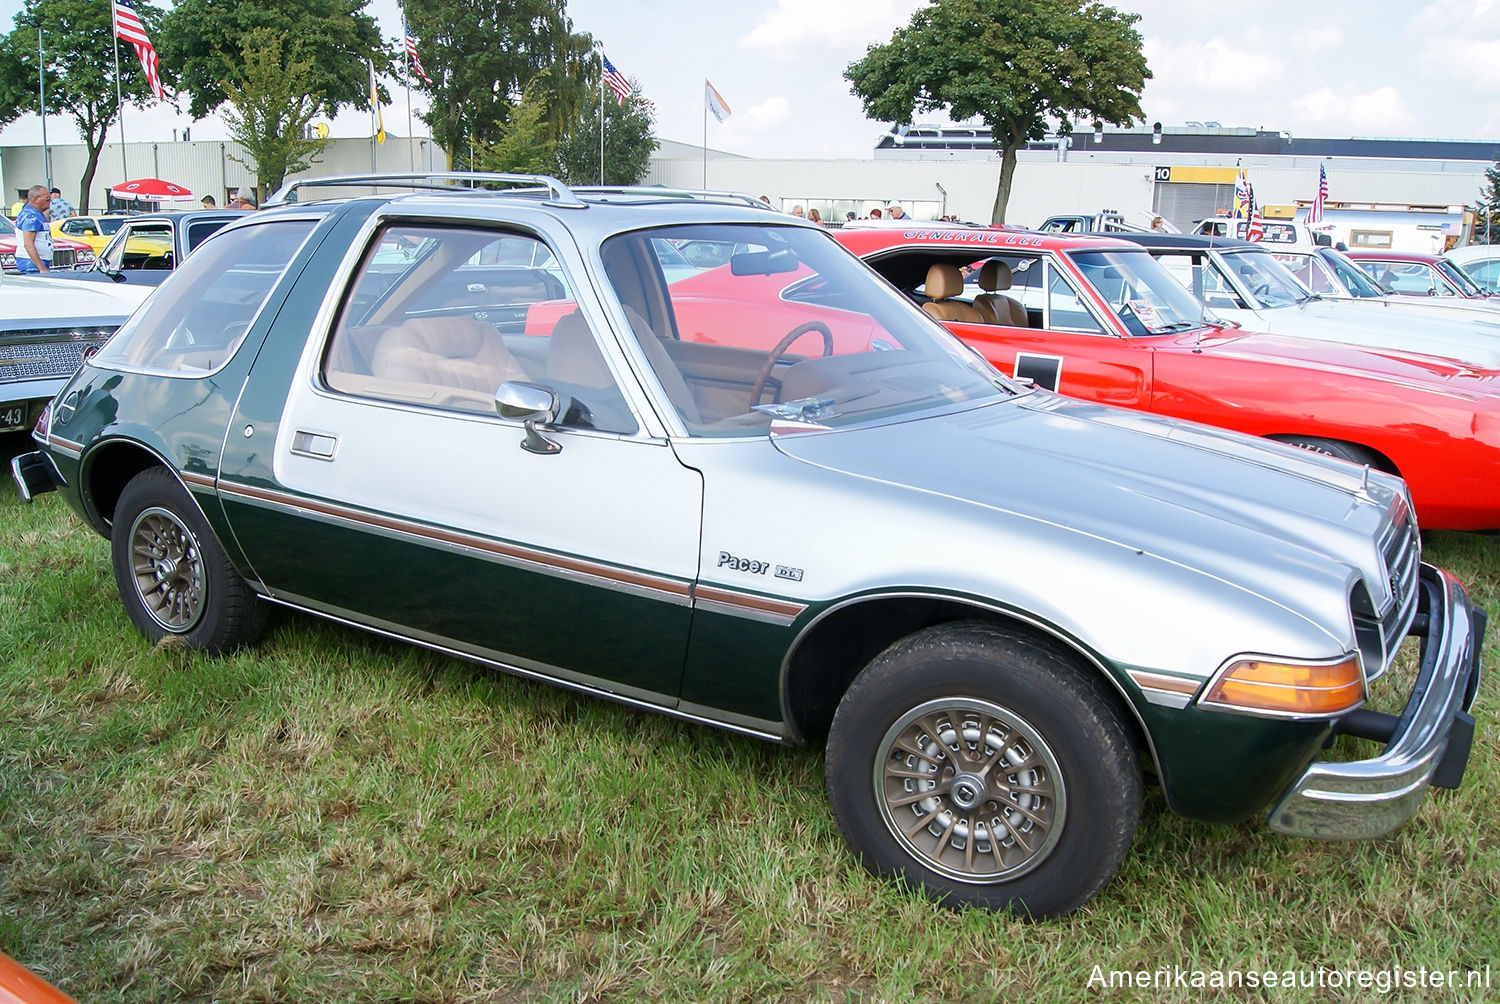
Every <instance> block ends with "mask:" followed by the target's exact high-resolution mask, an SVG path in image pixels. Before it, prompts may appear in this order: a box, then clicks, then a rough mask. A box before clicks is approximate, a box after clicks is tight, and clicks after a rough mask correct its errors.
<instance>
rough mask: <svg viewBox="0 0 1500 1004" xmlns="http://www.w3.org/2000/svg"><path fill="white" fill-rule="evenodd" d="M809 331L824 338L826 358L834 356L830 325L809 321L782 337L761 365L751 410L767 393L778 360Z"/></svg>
mask: <svg viewBox="0 0 1500 1004" xmlns="http://www.w3.org/2000/svg"><path fill="white" fill-rule="evenodd" d="M809 331H816V332H817V333H818V334H820V335H822V336H823V355H824V356H825V357H826V356H831V355H833V332H832V331H829V330H828V325H826V324H824V323H823V322H822V321H808V322H806V323H805V324H799V325H797V326H796V327H795V328H793V329H792V330H791V331H788V332H787V333H786V334H785V335H783V336H782V337H781V341H779V342H777V343H776V347H775V348H773V349H772V350H771V352H770V354H769V355H767V356H766V361H765V362H764V363H762V364H761V367H760V372H759V373H757V374H756V375H755V382H754V383H753V384H751V385H750V407H751V408H754V407H755V406H756V405H757V404H759V403H760V396H761V395H762V394H764V393H765V391H766V381H767V380H769V379H770V378H771V370H773V369H775V368H776V360H778V359H780V358H781V357H782V356H784V355H785V354H786V350H787V349H789V348H791V347H792V343H793V342H795V341H796V340H797V339H799V338H801V337H802V336H803V335H805V334H807V333H808V332H809Z"/></svg>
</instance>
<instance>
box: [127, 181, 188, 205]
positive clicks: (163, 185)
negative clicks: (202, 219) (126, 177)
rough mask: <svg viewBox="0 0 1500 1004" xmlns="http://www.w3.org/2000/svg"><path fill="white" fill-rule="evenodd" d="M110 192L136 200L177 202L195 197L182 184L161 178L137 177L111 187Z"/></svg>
mask: <svg viewBox="0 0 1500 1004" xmlns="http://www.w3.org/2000/svg"><path fill="white" fill-rule="evenodd" d="M109 194H110V195H113V196H114V197H115V198H117V199H126V200H134V201H136V202H175V201H182V200H184V199H191V198H192V197H193V193H192V192H190V191H188V190H187V189H186V188H184V187H183V186H182V185H174V184H173V183H172V182H170V181H162V180H161V179H160V178H137V179H135V180H134V181H125V182H121V183H120V184H118V185H116V186H115V187H114V188H111V189H110V190H109Z"/></svg>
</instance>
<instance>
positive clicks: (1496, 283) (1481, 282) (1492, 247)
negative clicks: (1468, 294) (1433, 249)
mask: <svg viewBox="0 0 1500 1004" xmlns="http://www.w3.org/2000/svg"><path fill="white" fill-rule="evenodd" d="M1443 257H1444V258H1445V259H1447V260H1448V261H1450V262H1452V263H1453V264H1455V265H1457V266H1458V267H1459V268H1460V269H1462V270H1463V273H1464V274H1465V275H1467V276H1468V277H1469V278H1470V279H1473V280H1474V283H1475V285H1477V286H1478V287H1479V288H1480V289H1482V290H1484V291H1485V292H1486V293H1500V244H1467V245H1465V246H1463V247H1459V248H1450V249H1449V250H1447V251H1444V252H1443Z"/></svg>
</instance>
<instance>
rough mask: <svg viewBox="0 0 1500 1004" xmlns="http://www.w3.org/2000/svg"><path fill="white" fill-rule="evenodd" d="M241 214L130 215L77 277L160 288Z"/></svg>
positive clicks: (215, 211)
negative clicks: (178, 265) (190, 255)
mask: <svg viewBox="0 0 1500 1004" xmlns="http://www.w3.org/2000/svg"><path fill="white" fill-rule="evenodd" d="M243 215H244V213H243V212H242V211H240V210H237V209H193V210H188V211H185V212H180V213H147V214H142V215H140V216H132V217H130V218H129V219H128V220H127V221H126V223H125V224H124V226H122V227H120V229H119V230H117V231H116V232H115V235H114V237H112V238H111V239H110V242H109V243H108V244H106V245H105V247H104V250H103V251H101V252H99V257H98V259H97V260H95V262H94V265H93V268H92V269H90V270H86V271H83V272H80V273H79V278H85V279H93V280H96V281H106V280H107V281H111V282H129V283H139V284H144V285H148V286H157V285H160V284H161V281H162V279H164V278H165V277H166V274H167V273H168V272H170V271H171V270H172V269H173V268H175V267H176V266H177V263H178V262H180V261H182V259H183V258H186V257H187V256H188V254H189V253H191V252H192V250H193V249H194V248H196V247H197V246H198V245H199V244H201V243H203V241H204V240H205V239H207V237H208V236H209V235H210V234H212V233H214V232H215V231H216V230H218V229H219V228H220V227H222V226H224V225H225V224H226V223H229V222H230V221H232V220H234V219H237V218H239V217H240V216H243Z"/></svg>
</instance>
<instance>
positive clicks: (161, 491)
mask: <svg viewBox="0 0 1500 1004" xmlns="http://www.w3.org/2000/svg"><path fill="white" fill-rule="evenodd" d="M110 556H111V559H112V564H113V566H114V573H115V584H116V586H118V587H119V590H120V601H121V602H122V603H123V604H124V605H125V612H126V613H127V614H128V615H129V616H130V620H131V622H132V623H134V624H135V626H136V627H137V628H139V629H140V630H141V633H142V634H144V635H145V636H146V637H147V638H150V639H151V640H152V641H160V640H161V639H162V638H164V637H166V636H167V635H175V636H177V637H179V638H181V639H182V640H183V641H184V642H185V643H187V644H188V645H190V646H191V647H193V648H197V649H202V650H204V651H207V652H225V651H229V650H231V649H234V648H238V647H239V646H240V645H243V644H246V643H248V642H251V641H254V640H255V639H256V638H257V637H259V636H260V633H261V631H262V630H263V629H264V627H265V623H266V607H265V604H263V603H261V602H260V600H258V599H257V598H256V596H255V593H254V592H253V591H252V590H251V589H250V586H249V585H248V584H247V583H246V582H245V580H244V579H243V578H242V577H241V576H240V574H239V572H237V571H235V568H234V566H233V565H232V564H230V561H229V557H228V555H226V554H225V553H224V549H223V548H222V547H220V546H219V542H218V540H217V539H215V537H214V535H213V531H212V530H211V529H210V528H209V526H208V523H207V521H206V520H205V519H204V518H203V514H202V513H201V512H200V511H199V510H198V507H197V505H195V504H194V503H193V501H192V499H191V498H189V497H188V494H187V492H186V491H185V490H184V489H183V487H182V485H180V484H179V483H178V482H177V479H176V478H174V477H173V476H172V475H171V473H170V472H168V471H167V470H166V468H163V467H153V468H151V469H149V470H146V471H142V472H141V473H140V474H137V475H136V476H135V477H134V478H132V479H131V480H130V483H129V484H127V485H126V486H125V490H124V491H123V492H121V493H120V501H119V504H118V505H117V506H116V507H115V513H114V521H113V529H112V530H111V533H110Z"/></svg>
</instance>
